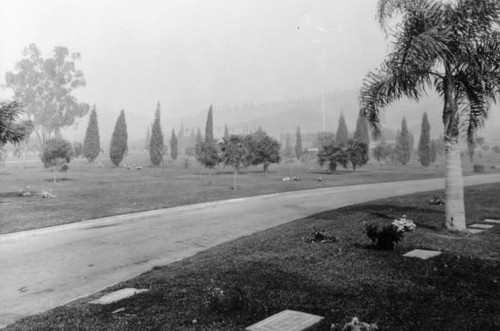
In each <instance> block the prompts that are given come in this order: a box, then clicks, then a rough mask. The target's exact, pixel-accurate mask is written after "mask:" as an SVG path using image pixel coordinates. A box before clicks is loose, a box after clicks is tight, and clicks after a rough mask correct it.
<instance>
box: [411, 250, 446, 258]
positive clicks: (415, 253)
mask: <svg viewBox="0 0 500 331" xmlns="http://www.w3.org/2000/svg"><path fill="white" fill-rule="evenodd" d="M440 254H441V252H440V251H429V250H425V249H414V250H412V251H409V252H408V253H406V254H404V255H403V256H406V257H417V258H419V259H422V260H427V259H430V258H431V257H434V256H438V255H440Z"/></svg>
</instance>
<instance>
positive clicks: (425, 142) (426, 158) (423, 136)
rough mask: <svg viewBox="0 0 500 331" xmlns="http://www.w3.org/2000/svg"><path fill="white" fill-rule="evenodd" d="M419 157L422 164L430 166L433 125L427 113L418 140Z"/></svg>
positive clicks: (423, 118)
mask: <svg viewBox="0 0 500 331" xmlns="http://www.w3.org/2000/svg"><path fill="white" fill-rule="evenodd" d="M418 158H419V160H420V164H422V165H423V166H424V167H428V166H429V165H430V164H431V159H432V157H431V126H430V125H429V121H428V119H427V113H424V116H423V117H422V129H421V131H420V140H419V141H418Z"/></svg>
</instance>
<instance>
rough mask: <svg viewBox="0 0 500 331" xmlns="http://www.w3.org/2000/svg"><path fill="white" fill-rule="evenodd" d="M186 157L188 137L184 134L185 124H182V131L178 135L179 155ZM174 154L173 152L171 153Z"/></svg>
mask: <svg viewBox="0 0 500 331" xmlns="http://www.w3.org/2000/svg"><path fill="white" fill-rule="evenodd" d="M179 152H180V154H181V155H184V154H185V153H186V135H185V133H184V124H182V123H181V129H180V130H179V134H178V135H177V153H178V154H179ZM170 153H172V150H171V151H170Z"/></svg>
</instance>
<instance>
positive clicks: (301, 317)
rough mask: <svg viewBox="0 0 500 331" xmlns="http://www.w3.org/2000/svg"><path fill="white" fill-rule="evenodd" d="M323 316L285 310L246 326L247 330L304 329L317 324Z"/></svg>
mask: <svg viewBox="0 0 500 331" xmlns="http://www.w3.org/2000/svg"><path fill="white" fill-rule="evenodd" d="M322 319H323V317H321V316H317V315H312V314H307V313H302V312H299V311H294V310H284V311H282V312H281V313H278V314H276V315H273V316H271V317H268V318H266V319H265V320H262V321H260V322H258V323H256V324H254V325H252V326H249V327H248V328H246V330H247V331H304V330H307V329H309V328H311V327H313V326H315V325H317V324H318V323H319V322H320V321H321V320H322Z"/></svg>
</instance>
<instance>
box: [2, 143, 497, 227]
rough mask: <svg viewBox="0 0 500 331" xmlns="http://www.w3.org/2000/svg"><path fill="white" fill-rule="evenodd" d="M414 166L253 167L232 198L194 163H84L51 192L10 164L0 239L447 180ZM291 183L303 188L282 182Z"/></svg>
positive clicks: (220, 176)
mask: <svg viewBox="0 0 500 331" xmlns="http://www.w3.org/2000/svg"><path fill="white" fill-rule="evenodd" d="M415 162H416V161H414V163H413V164H412V165H411V166H409V167H384V166H382V167H381V166H378V165H376V164H374V165H367V166H365V167H363V168H361V169H359V170H357V171H356V172H352V171H350V170H340V171H339V172H338V173H336V174H333V175H331V174H328V173H325V171H324V170H323V169H321V168H319V167H318V166H317V164H316V163H314V162H312V163H309V164H305V163H303V164H293V165H290V167H289V166H288V165H273V166H271V172H270V174H269V175H268V176H267V177H265V176H264V174H263V173H262V169H261V168H255V167H252V168H249V169H247V170H246V171H245V173H243V174H242V175H240V176H239V179H238V186H239V187H238V190H236V191H234V190H233V189H232V183H233V175H232V169H230V168H223V167H220V168H218V169H216V170H215V171H214V173H215V174H213V175H211V176H209V175H208V171H207V170H206V169H201V168H200V167H199V166H198V165H196V162H195V161H194V160H191V166H190V167H189V168H188V169H185V168H184V167H183V161H182V160H177V161H176V162H168V163H167V165H166V167H165V168H153V167H148V166H147V164H149V156H148V155H147V154H145V153H136V154H134V153H131V154H130V155H129V156H127V158H126V159H125V160H124V162H123V163H128V164H132V163H134V164H137V165H145V166H144V167H143V169H142V170H127V169H124V168H116V167H112V166H111V163H110V162H109V160H103V164H102V166H101V167H97V166H96V165H89V164H88V163H87V162H86V161H85V160H83V159H77V160H73V161H72V162H71V169H70V170H69V172H68V173H67V175H66V177H64V175H60V174H59V177H61V178H60V181H58V182H57V183H55V184H54V183H52V174H51V173H50V172H48V171H47V170H45V169H43V166H42V165H41V163H40V162H39V160H37V159H35V160H33V162H30V163H26V164H25V169H23V170H20V169H18V167H17V164H15V163H9V164H8V168H7V172H6V173H0V182H1V183H2V185H1V186H0V234H2V233H9V232H16V231H22V230H28V229H36V228H43V227H48V226H53V225H60V224H65V223H72V222H79V221H84V220H89V219H94V218H100V217H106V216H112V215H119V214H126V213H132V212H138V211H144V210H152V209H159V208H167V207H174V206H179V205H186V204H192V203H198V202H208V201H216V200H224V199H230V198H238V197H247V196H253V195H260V194H268V193H277V192H286V191H295V190H304V189H315V188H323V187H332V186H344V185H356V184H369V183H378V182H388V181H400V180H412V179H425V178H436V177H441V176H443V175H444V167H443V166H442V165H438V166H435V165H433V166H432V167H429V168H423V167H421V166H420V165H418V164H416V163H415ZM483 163H484V164H485V165H487V167H486V170H487V172H494V171H496V172H498V171H499V169H491V167H492V166H494V165H497V164H499V163H500V154H494V153H491V155H490V160H488V161H486V158H485V160H484V162H483ZM464 169H465V170H464V173H465V174H470V173H472V171H471V170H472V165H465V167H464ZM290 175H292V176H298V177H300V178H301V180H300V181H287V182H283V181H282V178H283V177H288V176H290ZM319 177H321V178H322V181H319V180H318V178H319ZM26 187H28V188H27V190H29V191H30V192H32V193H33V194H32V195H30V196H25V197H23V196H20V195H19V191H20V190H22V189H26ZM43 190H50V191H51V192H52V194H54V195H56V196H57V197H56V198H53V199H42V198H41V197H40V196H39V195H37V194H36V193H40V192H41V191H43Z"/></svg>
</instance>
